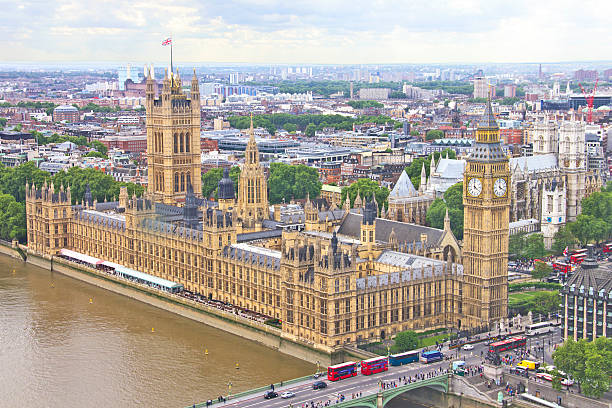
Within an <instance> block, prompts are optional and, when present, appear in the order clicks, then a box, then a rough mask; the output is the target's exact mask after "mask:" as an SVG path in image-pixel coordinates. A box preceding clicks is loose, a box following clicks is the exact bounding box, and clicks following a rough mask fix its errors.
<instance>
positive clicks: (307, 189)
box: [268, 163, 322, 204]
mask: <svg viewBox="0 0 612 408" xmlns="http://www.w3.org/2000/svg"><path fill="white" fill-rule="evenodd" d="M321 186H322V184H321V182H320V181H319V172H318V171H317V169H315V168H314V167H309V166H305V165H303V164H298V165H297V166H292V165H289V164H285V163H272V164H271V165H270V177H269V179H268V190H269V199H270V203H271V204H278V203H282V202H283V201H284V202H289V201H291V200H292V199H294V198H295V199H301V198H306V194H309V195H310V197H311V198H316V197H318V196H319V193H320V192H321Z"/></svg>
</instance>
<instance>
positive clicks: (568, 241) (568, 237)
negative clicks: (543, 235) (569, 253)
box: [551, 225, 576, 254]
mask: <svg viewBox="0 0 612 408" xmlns="http://www.w3.org/2000/svg"><path fill="white" fill-rule="evenodd" d="M575 242H576V238H574V236H573V235H572V233H571V231H570V230H569V228H568V227H567V226H566V225H564V226H563V227H561V228H559V231H557V232H556V233H555V236H554V237H553V244H552V247H551V250H552V252H553V253H555V254H561V253H563V251H565V248H568V249H569V248H571V247H573V246H574V243H575Z"/></svg>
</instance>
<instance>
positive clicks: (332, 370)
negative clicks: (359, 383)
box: [327, 361, 357, 381]
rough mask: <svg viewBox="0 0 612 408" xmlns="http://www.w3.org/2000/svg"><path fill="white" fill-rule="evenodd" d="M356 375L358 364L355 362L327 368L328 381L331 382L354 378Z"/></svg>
mask: <svg viewBox="0 0 612 408" xmlns="http://www.w3.org/2000/svg"><path fill="white" fill-rule="evenodd" d="M356 375H357V363H355V362H354V361H349V362H348V363H342V364H336V365H333V366H329V367H327V379H328V380H329V381H338V380H342V379H344V378H349V377H354V376H356Z"/></svg>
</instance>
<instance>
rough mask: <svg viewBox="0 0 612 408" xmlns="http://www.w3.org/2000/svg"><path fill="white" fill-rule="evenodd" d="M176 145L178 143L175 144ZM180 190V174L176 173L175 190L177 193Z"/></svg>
mask: <svg viewBox="0 0 612 408" xmlns="http://www.w3.org/2000/svg"><path fill="white" fill-rule="evenodd" d="M174 146H175V147H176V145H174ZM178 191H179V174H178V173H174V192H175V193H177V192H178Z"/></svg>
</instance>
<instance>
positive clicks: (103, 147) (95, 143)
mask: <svg viewBox="0 0 612 408" xmlns="http://www.w3.org/2000/svg"><path fill="white" fill-rule="evenodd" d="M90 145H91V147H93V148H94V149H96V150H97V151H99V152H100V153H102V154H103V155H105V156H106V153H108V147H106V145H105V144H104V143H102V142H101V141H99V140H94V141H92V142H91V143H90Z"/></svg>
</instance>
